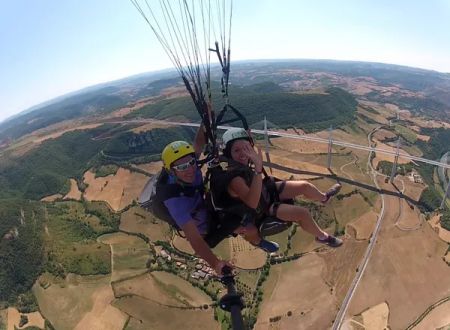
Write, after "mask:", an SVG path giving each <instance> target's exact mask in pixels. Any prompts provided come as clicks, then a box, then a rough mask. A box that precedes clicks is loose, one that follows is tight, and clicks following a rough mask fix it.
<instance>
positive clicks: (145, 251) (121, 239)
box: [98, 233, 149, 282]
mask: <svg viewBox="0 0 450 330" xmlns="http://www.w3.org/2000/svg"><path fill="white" fill-rule="evenodd" d="M98 241H99V242H101V243H103V244H109V245H110V246H111V253H112V265H111V281H112V282H114V281H117V280H120V279H124V278H128V277H131V276H135V275H138V274H142V273H144V272H146V271H147V267H146V264H147V260H148V258H149V248H148V246H147V243H145V241H144V240H142V239H141V238H139V237H136V236H132V235H127V234H124V233H113V234H106V235H102V236H100V237H99V238H98Z"/></svg>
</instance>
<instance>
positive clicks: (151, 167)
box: [134, 161, 162, 174]
mask: <svg viewBox="0 0 450 330" xmlns="http://www.w3.org/2000/svg"><path fill="white" fill-rule="evenodd" d="M134 166H136V167H138V168H140V169H141V170H144V171H146V172H148V173H151V174H156V173H158V172H159V171H160V170H161V168H162V161H158V162H150V163H147V164H139V165H134Z"/></svg>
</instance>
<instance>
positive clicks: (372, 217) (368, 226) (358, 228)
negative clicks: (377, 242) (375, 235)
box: [347, 211, 378, 240]
mask: <svg viewBox="0 0 450 330" xmlns="http://www.w3.org/2000/svg"><path fill="white" fill-rule="evenodd" d="M377 219H378V214H377V213H375V212H374V211H369V212H367V213H364V214H363V215H361V216H360V217H359V218H358V219H356V220H354V221H352V222H351V223H349V224H348V225H347V231H348V234H350V235H352V236H353V237H354V238H355V239H357V240H366V239H369V238H370V236H371V235H372V232H373V229H374V228H375V223H376V222H377ZM352 230H353V231H354V233H353V232H352Z"/></svg>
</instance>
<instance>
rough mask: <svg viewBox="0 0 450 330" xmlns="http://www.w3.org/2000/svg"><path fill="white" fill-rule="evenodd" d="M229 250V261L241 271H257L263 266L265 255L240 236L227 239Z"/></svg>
mask: <svg viewBox="0 0 450 330" xmlns="http://www.w3.org/2000/svg"><path fill="white" fill-rule="evenodd" d="M228 241H229V244H230V249H231V261H232V262H233V264H234V265H236V267H239V268H242V269H257V268H260V267H262V266H264V263H265V262H266V258H267V253H266V252H264V251H263V250H261V249H260V248H257V247H254V246H252V245H251V244H250V243H249V242H247V241H246V240H245V239H243V238H242V237H241V236H237V237H231V238H229V239H228Z"/></svg>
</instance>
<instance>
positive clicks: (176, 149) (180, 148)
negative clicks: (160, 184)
mask: <svg viewBox="0 0 450 330" xmlns="http://www.w3.org/2000/svg"><path fill="white" fill-rule="evenodd" d="M194 153H195V151H194V147H193V146H192V145H190V144H189V143H187V142H186V141H174V142H172V143H169V144H168V145H167V146H166V147H165V148H164V150H163V152H162V154H161V158H162V161H163V164H164V168H165V169H166V170H170V166H171V165H172V163H173V162H174V161H176V160H177V159H180V158H183V157H184V156H186V155H190V154H194Z"/></svg>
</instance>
